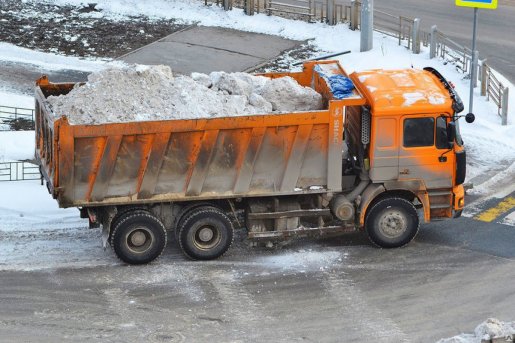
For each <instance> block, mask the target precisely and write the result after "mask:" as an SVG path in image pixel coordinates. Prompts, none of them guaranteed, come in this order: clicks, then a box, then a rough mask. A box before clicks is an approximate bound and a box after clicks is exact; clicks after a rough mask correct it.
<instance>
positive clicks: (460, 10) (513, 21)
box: [374, 0, 515, 82]
mask: <svg viewBox="0 0 515 343" xmlns="http://www.w3.org/2000/svg"><path fill="white" fill-rule="evenodd" d="M374 6H375V9H378V10H381V11H384V12H388V13H391V14H395V15H402V16H407V17H412V18H415V17H417V18H420V19H421V26H422V29H423V30H426V31H429V30H430V27H431V26H432V25H435V24H436V25H437V26H438V29H439V30H440V31H442V32H444V33H445V34H446V35H447V36H449V37H450V38H451V39H453V40H455V41H456V42H458V43H460V44H463V45H467V46H469V47H472V24H473V17H474V10H473V9H472V8H465V7H456V6H455V1H454V0H432V1H425V0H376V1H375V2H374ZM478 23H479V24H478V39H477V42H478V45H477V46H478V51H479V54H480V58H481V59H484V58H487V60H488V62H487V63H489V65H491V66H492V67H494V68H495V69H496V70H498V71H499V72H501V73H502V74H503V75H504V76H505V77H506V78H508V79H509V80H510V81H511V82H515V39H514V38H513V37H515V1H514V0H504V1H502V0H501V1H500V3H499V5H498V9H497V10H488V9H480V10H479V13H478Z"/></svg>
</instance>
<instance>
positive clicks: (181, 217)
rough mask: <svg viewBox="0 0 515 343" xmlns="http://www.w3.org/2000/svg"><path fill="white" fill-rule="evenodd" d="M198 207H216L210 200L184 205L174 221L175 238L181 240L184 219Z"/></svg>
mask: <svg viewBox="0 0 515 343" xmlns="http://www.w3.org/2000/svg"><path fill="white" fill-rule="evenodd" d="M197 207H214V206H213V205H212V204H210V203H209V202H193V203H190V204H188V205H186V206H184V207H183V208H182V209H181V210H180V212H179V214H178V215H177V217H176V219H175V223H174V232H175V240H176V241H177V242H178V241H179V229H180V228H181V226H182V224H183V223H184V220H185V219H186V218H187V217H188V215H189V214H190V212H191V211H192V210H194V209H195V208H197Z"/></svg>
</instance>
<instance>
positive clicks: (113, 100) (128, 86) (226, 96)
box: [48, 65, 323, 124]
mask: <svg viewBox="0 0 515 343" xmlns="http://www.w3.org/2000/svg"><path fill="white" fill-rule="evenodd" d="M48 101H49V102H50V104H51V105H52V108H53V112H54V113H55V114H56V116H59V115H67V116H68V119H69V120H70V122H71V123H72V124H100V123H113V122H126V121H143V120H162V119H193V118H205V117H220V116H228V115H229V116H239V115H251V114H258V113H270V112H291V111H311V110H319V109H322V106H323V103H322V96H321V95H320V94H318V93H317V92H315V91H314V90H313V89H311V88H309V87H303V86H301V85H299V84H298V83H297V82H296V81H295V80H294V79H292V78H291V77H283V78H279V79H268V78H266V77H263V76H254V75H250V74H246V73H225V72H213V73H211V74H209V75H205V74H200V73H194V74H193V75H192V77H189V76H182V75H181V76H174V75H173V74H172V70H171V69H170V67H168V66H162V65H161V66H140V65H136V66H125V67H123V68H109V69H106V70H103V71H100V72H98V73H93V74H90V75H89V76H88V82H87V83H86V84H85V85H84V86H76V87H75V88H74V89H73V90H72V91H71V92H70V93H68V94H66V95H61V96H57V97H56V96H51V97H49V98H48Z"/></svg>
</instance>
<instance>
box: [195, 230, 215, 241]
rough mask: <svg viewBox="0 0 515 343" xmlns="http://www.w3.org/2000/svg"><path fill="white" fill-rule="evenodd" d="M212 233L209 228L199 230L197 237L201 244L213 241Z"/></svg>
mask: <svg viewBox="0 0 515 343" xmlns="http://www.w3.org/2000/svg"><path fill="white" fill-rule="evenodd" d="M213 236H214V232H213V230H212V229H211V228H208V227H204V228H202V229H200V230H199V233H198V237H199V239H200V240H201V241H202V242H209V241H210V240H212V239H213Z"/></svg>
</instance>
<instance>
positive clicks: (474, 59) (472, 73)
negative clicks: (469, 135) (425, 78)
mask: <svg viewBox="0 0 515 343" xmlns="http://www.w3.org/2000/svg"><path fill="white" fill-rule="evenodd" d="M476 36H477V7H475V8H474V28H473V30H472V66H471V68H470V69H471V70H470V94H469V95H470V98H469V113H473V112H472V111H473V109H474V79H476V78H477V77H476V72H477V57H476ZM474 62H475V63H476V64H474Z"/></svg>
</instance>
